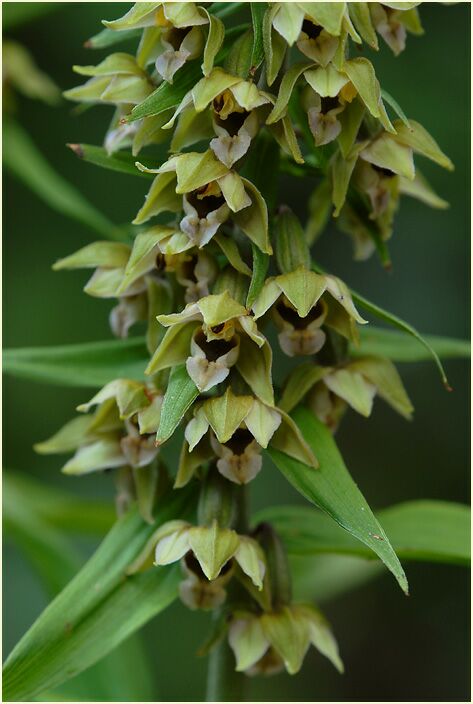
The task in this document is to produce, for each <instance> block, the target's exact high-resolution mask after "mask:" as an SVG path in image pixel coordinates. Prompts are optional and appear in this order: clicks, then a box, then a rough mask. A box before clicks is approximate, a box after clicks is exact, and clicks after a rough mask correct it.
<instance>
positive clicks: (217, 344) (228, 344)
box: [194, 330, 237, 362]
mask: <svg viewBox="0 0 473 704" xmlns="http://www.w3.org/2000/svg"><path fill="white" fill-rule="evenodd" d="M194 340H195V342H196V343H197V344H198V345H199V347H200V349H201V350H202V352H204V354H205V358H206V359H207V360H208V361H209V362H215V361H216V360H217V359H218V358H219V357H222V355H224V354H226V353H227V352H230V350H232V349H233V348H234V347H236V344H237V341H236V339H235V338H233V339H232V340H228V341H227V340H210V341H208V340H207V338H206V337H205V333H204V332H203V331H202V330H199V332H198V333H197V334H196V336H195V337H194Z"/></svg>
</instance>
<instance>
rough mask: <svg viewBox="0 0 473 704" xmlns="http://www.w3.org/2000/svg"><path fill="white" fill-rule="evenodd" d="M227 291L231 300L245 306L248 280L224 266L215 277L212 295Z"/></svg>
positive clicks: (231, 268) (229, 267)
mask: <svg viewBox="0 0 473 704" xmlns="http://www.w3.org/2000/svg"><path fill="white" fill-rule="evenodd" d="M225 291H228V293H229V294H230V296H231V297H232V298H233V300H235V301H238V303H241V305H244V304H245V301H246V296H247V293H248V278H247V277H246V276H244V275H243V274H240V272H238V271H236V270H235V269H233V267H231V266H226V267H225V269H223V270H222V271H221V272H220V274H219V275H218V277H217V280H216V282H215V285H214V287H213V291H212V293H225Z"/></svg>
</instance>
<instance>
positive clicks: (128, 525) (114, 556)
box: [3, 491, 190, 701]
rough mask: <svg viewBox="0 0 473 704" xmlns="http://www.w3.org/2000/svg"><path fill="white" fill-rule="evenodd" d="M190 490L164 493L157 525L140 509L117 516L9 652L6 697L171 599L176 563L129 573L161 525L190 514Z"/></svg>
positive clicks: (105, 647)
mask: <svg viewBox="0 0 473 704" xmlns="http://www.w3.org/2000/svg"><path fill="white" fill-rule="evenodd" d="M189 498H190V494H189V492H186V491H184V492H173V494H172V495H171V496H168V495H166V496H164V497H163V498H162V499H161V502H160V509H159V514H158V518H157V520H156V522H155V523H154V524H153V525H149V524H148V523H145V522H144V521H143V520H142V518H141V516H140V515H139V513H138V512H137V510H135V509H133V510H131V511H130V512H128V514H127V515H125V516H124V517H123V518H122V519H120V520H119V521H117V523H116V524H115V526H114V527H113V528H112V530H111V531H110V533H109V534H108V535H107V537H106V538H105V540H104V541H103V542H102V544H101V545H100V547H99V548H98V550H97V551H96V553H95V554H94V555H93V556H92V558H91V559H90V560H89V561H88V562H87V564H86V565H85V566H84V567H83V569H82V570H81V571H80V572H79V573H78V574H77V575H76V577H75V578H74V579H73V580H72V582H70V583H69V584H68V585H67V587H66V588H65V589H64V590H63V591H62V592H61V593H60V594H59V595H58V596H57V597H56V598H55V599H54V601H53V602H51V604H50V605H49V606H48V607H47V608H46V609H45V610H44V611H43V613H42V614H41V615H40V616H39V618H38V619H37V620H36V622H35V623H34V624H33V626H32V627H31V628H30V629H29V630H28V631H27V633H26V634H25V635H24V636H23V638H22V639H21V640H20V642H19V643H18V644H17V645H16V647H15V648H14V650H13V651H12V653H11V654H10V656H9V657H8V659H7V661H6V663H5V666H4V671H3V687H4V690H3V696H4V699H5V700H7V701H25V700H32V699H33V697H36V696H37V695H38V694H40V693H41V692H42V691H44V690H45V689H52V688H53V687H56V686H58V685H60V684H61V683H63V682H65V681H66V680H68V679H70V678H71V677H74V676H75V675H77V674H79V673H80V672H82V671H83V670H84V669H86V668H87V667H89V666H90V665H92V664H93V663H94V662H97V661H98V660H99V659H100V658H102V657H104V656H105V655H106V654H107V653H109V652H110V651H111V650H113V648H115V647H116V646H117V645H119V643H121V642H122V641H124V640H125V639H126V638H127V637H128V636H130V635H131V634H132V633H133V632H135V631H136V630H137V629H138V628H140V627H141V626H142V625H143V624H144V623H146V621H148V620H149V619H150V618H152V617H153V616H155V615H156V614H157V613H159V612H160V611H162V610H163V609H164V608H166V607H167V606H168V605H169V604H170V603H171V602H172V601H173V600H174V598H175V597H176V596H177V583H178V579H179V576H178V572H177V570H174V569H171V570H168V569H163V570H158V569H151V570H148V571H147V572H143V573H141V574H138V575H134V576H131V577H126V576H125V575H126V570H127V568H128V566H129V565H130V564H131V563H132V562H133V560H135V559H136V557H137V556H138V555H139V554H140V552H141V551H142V550H143V548H144V546H145V545H146V542H147V541H148V539H149V538H150V536H151V534H152V533H153V532H154V531H155V530H156V527H157V526H159V525H160V524H161V523H164V522H165V521H168V520H170V519H173V518H176V517H177V516H179V517H182V516H183V515H184V514H185V512H186V510H187V509H188V507H189Z"/></svg>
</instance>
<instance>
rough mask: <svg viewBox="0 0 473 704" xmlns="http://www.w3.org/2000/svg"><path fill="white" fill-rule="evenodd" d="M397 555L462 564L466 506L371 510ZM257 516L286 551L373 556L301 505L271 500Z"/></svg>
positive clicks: (410, 504) (420, 504)
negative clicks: (270, 527)
mask: <svg viewBox="0 0 473 704" xmlns="http://www.w3.org/2000/svg"><path fill="white" fill-rule="evenodd" d="M376 517H377V518H378V520H379V522H380V523H381V524H382V525H383V527H384V529H385V530H386V532H387V533H388V535H389V539H390V542H391V545H392V546H393V548H394V549H395V551H396V554H397V555H398V557H400V558H401V559H403V560H418V561H422V562H441V563H447V564H457V565H468V564H469V562H470V518H471V513H470V508H469V507H468V506H465V505H463V504H456V503H453V502H448V501H427V500H423V501H406V502H404V503H402V504H397V505H396V506H391V507H389V508H387V509H383V510H382V511H379V512H378V513H377V514H376ZM255 519H256V520H257V521H270V522H271V523H272V524H273V525H274V526H275V527H276V530H277V531H278V533H279V535H280V536H281V538H282V539H283V541H284V543H285V545H286V548H287V550H288V552H289V553H290V554H291V555H315V554H319V553H336V554H339V555H351V556H353V557H362V558H366V559H370V558H374V555H373V553H372V551H370V550H369V549H368V548H367V547H366V546H365V545H363V543H360V542H359V541H357V540H355V539H354V538H352V536H351V535H349V534H348V533H346V532H345V531H342V530H341V529H340V528H339V527H338V526H337V525H336V524H335V523H334V522H333V521H331V520H330V519H329V518H328V517H327V516H325V515H324V514H322V513H319V512H318V511H314V510H313V509H311V508H306V507H303V506H272V507H270V508H267V509H264V510H263V511H260V512H259V513H258V514H257V516H256V517H255Z"/></svg>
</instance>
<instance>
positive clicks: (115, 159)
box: [67, 144, 167, 180]
mask: <svg viewBox="0 0 473 704" xmlns="http://www.w3.org/2000/svg"><path fill="white" fill-rule="evenodd" d="M67 146H68V147H69V148H70V149H72V151H73V152H74V154H75V155H76V156H78V157H79V159H83V160H84V161H87V162H89V164H95V166H101V167H102V168H104V169H110V170H111V171H118V172H119V173H122V174H129V175H130V176H140V177H141V178H146V179H148V180H149V179H150V178H153V174H149V173H147V172H146V171H141V170H140V169H137V168H136V166H135V163H136V157H134V156H133V155H132V154H130V153H129V152H114V153H113V154H108V153H107V151H106V150H105V149H104V148H103V147H96V146H94V145H92V144H68V145H67ZM161 151H162V155H158V156H156V157H155V158H153V159H150V158H145V157H142V158H141V159H142V163H143V165H144V166H146V167H148V168H152V167H154V166H155V165H156V161H166V156H167V154H166V150H165V149H164V148H162V150H161Z"/></svg>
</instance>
